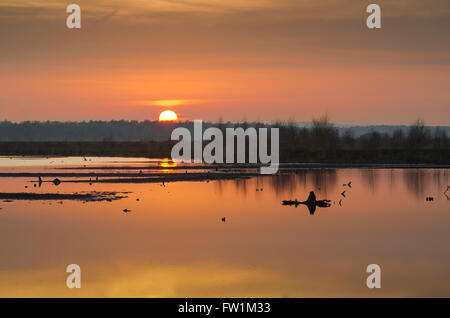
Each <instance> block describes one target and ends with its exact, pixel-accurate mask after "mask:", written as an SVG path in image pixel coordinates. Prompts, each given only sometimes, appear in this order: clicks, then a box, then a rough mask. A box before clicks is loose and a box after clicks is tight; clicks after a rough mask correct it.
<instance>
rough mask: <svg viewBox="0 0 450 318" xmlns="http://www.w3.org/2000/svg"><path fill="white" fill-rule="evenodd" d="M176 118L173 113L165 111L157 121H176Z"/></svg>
mask: <svg viewBox="0 0 450 318" xmlns="http://www.w3.org/2000/svg"><path fill="white" fill-rule="evenodd" d="M177 120H178V116H177V114H176V113H175V112H173V111H171V110H165V111H163V112H162V113H161V114H159V121H177Z"/></svg>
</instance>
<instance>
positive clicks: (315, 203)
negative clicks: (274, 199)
mask: <svg viewBox="0 0 450 318" xmlns="http://www.w3.org/2000/svg"><path fill="white" fill-rule="evenodd" d="M330 202H331V200H317V199H316V194H315V193H314V191H311V192H310V193H309V196H308V199H307V200H306V201H298V200H293V201H292V200H283V201H282V205H289V206H291V205H295V207H297V206H298V205H299V204H303V205H306V206H307V207H308V210H309V214H311V215H313V214H314V212H315V211H316V207H320V208H329V207H330V206H331V203H330Z"/></svg>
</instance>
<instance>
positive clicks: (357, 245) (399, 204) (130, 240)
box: [0, 158, 450, 297]
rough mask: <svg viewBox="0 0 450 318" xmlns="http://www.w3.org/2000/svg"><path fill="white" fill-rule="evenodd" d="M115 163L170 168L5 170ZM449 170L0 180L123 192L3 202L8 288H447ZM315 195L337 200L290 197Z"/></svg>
mask: <svg viewBox="0 0 450 318" xmlns="http://www.w3.org/2000/svg"><path fill="white" fill-rule="evenodd" d="M106 165H107V166H117V167H120V166H127V167H133V166H134V165H135V166H136V167H141V166H144V165H148V167H149V169H148V170H145V171H144V172H146V171H152V169H151V167H152V165H153V166H161V165H163V167H165V168H167V169H165V170H164V172H165V173H173V172H174V171H171V169H170V168H171V166H172V164H171V163H170V162H169V163H168V162H167V161H162V162H161V161H160V160H148V159H139V158H128V159H123V158H87V159H86V160H85V159H84V158H48V159H43V158H41V159H31V158H12V159H11V158H0V172H10V173H11V172H12V173H19V172H42V173H44V172H49V171H52V172H61V171H62V170H63V169H55V168H61V167H74V166H75V167H80V168H81V167H83V168H89V169H90V170H87V171H88V172H90V171H97V170H96V167H99V166H106ZM164 165H165V166H164ZM85 166H86V167H85ZM64 171H65V170H64ZM73 171H78V170H70V172H73ZM79 171H85V172H86V170H81V169H80V170H79ZM112 171H116V170H114V169H113V170H112ZM117 171H119V170H117ZM130 171H132V169H130ZM159 171H160V170H159ZM449 171H450V170H449V169H322V170H319V169H317V170H302V171H297V172H296V173H295V172H292V173H286V174H281V175H277V176H270V177H258V178H251V179H240V180H226V181H210V182H206V181H205V182H174V183H165V184H164V186H163V185H162V184H160V183H93V184H92V185H89V183H88V182H62V183H61V184H60V185H58V186H56V185H54V184H53V183H51V182H43V183H42V185H41V186H40V187H39V186H36V187H34V185H35V184H36V179H37V178H36V177H2V178H0V192H1V193H22V192H34V193H64V194H66V193H67V194H70V193H74V192H78V193H81V192H91V191H99V192H112V191H114V192H127V193H126V194H125V196H127V197H126V198H123V199H120V200H112V201H111V202H108V201H102V202H83V201H75V200H12V201H11V200H1V201H0V208H1V210H0V242H1V243H0V296H1V297H17V296H18V297H366V296H368V297H390V296H393V297H410V296H411V297H412V296H414V297H431V296H437V297H450V253H449V250H450V208H449V207H450V201H449V197H450V190H449V191H448V192H447V195H448V196H446V195H445V194H444V191H445V189H446V188H447V185H449V184H450V182H449ZM65 172H68V171H65ZM121 172H123V171H121ZM175 172H177V171H175ZM182 172H183V173H184V171H182ZM177 173H178V172H177ZM43 179H44V181H49V180H52V179H53V178H43ZM67 179H71V180H74V179H76V178H67ZM61 180H62V181H64V180H65V178H61ZM349 181H351V182H352V183H351V187H348V186H344V185H343V184H345V183H348V182H349ZM257 189H258V191H257ZM344 190H345V193H344V195H345V197H344V196H343V195H342V194H341V193H342V192H343V191H344ZM310 191H314V192H315V194H316V196H317V199H329V200H331V206H330V207H329V208H320V207H318V208H317V209H316V211H315V213H314V214H310V212H309V210H308V208H307V207H306V206H304V205H298V206H297V207H295V206H282V205H281V201H282V200H289V199H292V200H295V199H298V200H300V201H302V200H306V198H307V197H308V194H309V192H310ZM430 196H431V197H433V198H434V200H433V201H427V200H426V197H430ZM340 200H341V201H340ZM10 201H11V202H10ZM339 202H340V203H339ZM124 209H129V210H131V212H129V213H124V212H123V210H124ZM224 217H225V218H226V219H225V222H223V221H222V218H224ZM69 264H78V265H80V267H81V276H82V287H81V288H80V289H68V288H67V287H66V278H67V276H68V273H66V267H67V265H69ZM369 264H378V265H380V266H381V271H382V272H381V289H376V290H375V289H368V288H367V286H366V278H367V276H368V275H369V274H368V273H366V267H367V265H369Z"/></svg>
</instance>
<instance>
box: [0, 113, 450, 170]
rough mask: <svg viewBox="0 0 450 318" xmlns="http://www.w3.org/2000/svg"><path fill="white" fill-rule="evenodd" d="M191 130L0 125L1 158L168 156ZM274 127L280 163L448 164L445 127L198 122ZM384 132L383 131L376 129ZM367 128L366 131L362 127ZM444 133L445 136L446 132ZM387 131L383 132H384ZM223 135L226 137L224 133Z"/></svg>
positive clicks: (121, 124) (118, 124) (110, 124)
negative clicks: (175, 133) (177, 135)
mask: <svg viewBox="0 0 450 318" xmlns="http://www.w3.org/2000/svg"><path fill="white" fill-rule="evenodd" d="M180 126H182V127H186V128H188V129H189V130H191V132H192V131H193V123H192V122H181V123H159V122H156V121H142V122H138V121H125V120H120V121H89V122H21V123H13V122H9V121H3V122H0V155H27V154H35V155H46V154H48V155H58V154H61V155H70V154H73V155H113V156H114V155H129V156H131V155H133V156H138V155H142V156H148V157H155V156H156V157H161V156H164V157H169V156H170V149H171V145H172V144H173V143H174V142H171V141H169V140H170V135H171V132H172V130H173V129H174V128H176V127H180ZM211 126H215V127H218V128H220V129H221V130H223V131H224V132H225V129H226V128H227V127H230V128H236V127H242V128H244V129H246V128H249V127H254V128H262V127H278V128H279V129H280V159H281V161H282V162H327V161H328V162H392V163H393V162H399V163H408V162H411V163H422V162H423V163H444V164H450V159H449V158H450V138H449V137H448V135H447V131H448V129H449V127H445V126H444V127H427V126H425V123H424V122H423V120H420V119H419V120H417V121H416V122H414V123H413V124H411V125H410V126H408V127H402V126H398V127H397V128H393V127H389V126H384V127H389V129H385V130H384V131H383V130H382V129H380V130H377V129H373V130H369V131H367V129H366V130H365V131H366V132H365V133H362V134H361V133H360V132H361V130H360V131H359V133H355V132H356V129H357V128H355V127H344V128H343V127H338V126H336V125H335V124H333V123H332V122H331V121H330V119H329V118H328V117H327V116H322V117H320V118H316V119H313V120H312V122H311V123H310V124H309V125H307V126H304V125H303V126H301V125H299V124H298V123H295V122H274V123H271V124H267V123H258V122H239V123H231V122H223V121H220V120H219V121H218V122H216V123H207V122H204V123H203V129H206V128H208V127H211ZM379 127H383V126H379ZM366 128H367V127H366ZM446 130H447V131H446ZM386 131H388V132H386ZM224 135H225V134H224Z"/></svg>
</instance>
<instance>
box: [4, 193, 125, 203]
mask: <svg viewBox="0 0 450 318" xmlns="http://www.w3.org/2000/svg"><path fill="white" fill-rule="evenodd" d="M126 193H127V192H96V191H93V192H86V193H71V194H70V193H67V194H63V193H26V192H19V193H0V200H3V201H4V202H11V201H14V200H59V201H63V200H77V201H85V202H100V201H112V200H120V199H124V198H127V196H126V195H125V194H126Z"/></svg>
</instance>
